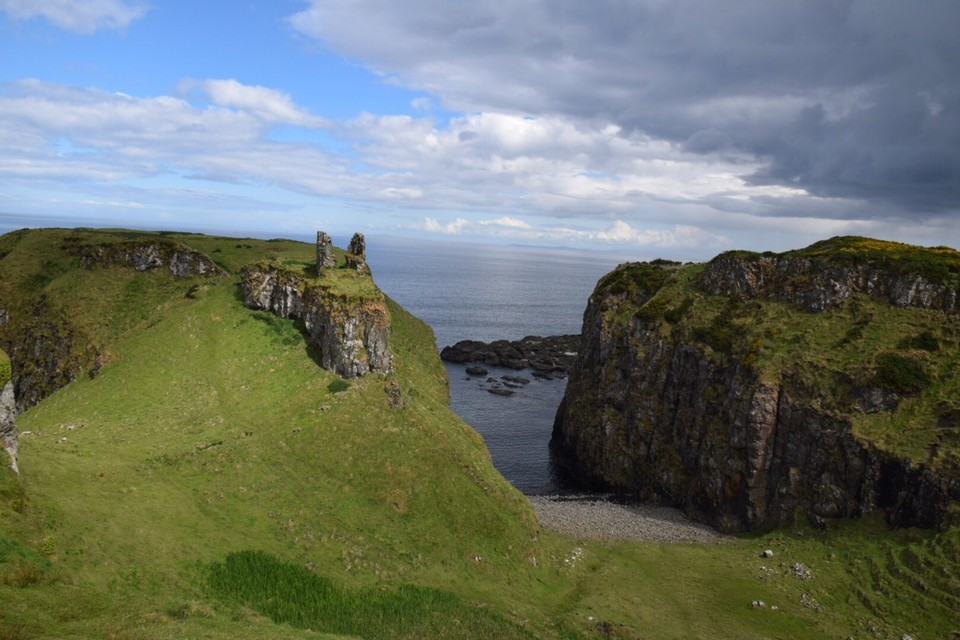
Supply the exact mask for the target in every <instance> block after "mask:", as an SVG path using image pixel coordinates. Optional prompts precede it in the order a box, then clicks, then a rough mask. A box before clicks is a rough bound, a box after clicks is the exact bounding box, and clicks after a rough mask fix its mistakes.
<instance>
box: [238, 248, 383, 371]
mask: <svg viewBox="0 0 960 640" xmlns="http://www.w3.org/2000/svg"><path fill="white" fill-rule="evenodd" d="M241 284H242V290H243V299H244V302H245V303H246V304H247V306H249V307H251V308H253V309H263V310H266V311H270V312H272V313H275V314H277V315H279V316H282V317H284V318H296V319H299V320H302V321H303V324H304V328H305V329H306V333H307V334H308V336H309V337H310V340H311V342H312V343H313V344H314V346H316V348H317V351H318V354H319V358H320V364H321V366H323V368H325V369H329V370H330V371H333V372H335V373H337V374H338V375H339V376H341V377H343V378H358V377H360V376H362V375H364V374H365V373H367V372H368V371H369V372H374V373H382V374H386V373H389V372H390V371H392V369H393V359H392V356H391V352H390V314H389V312H388V311H387V306H386V302H385V301H384V300H383V298H382V296H376V297H372V298H371V297H359V298H355V299H351V298H350V297H348V296H346V295H341V294H337V293H334V292H333V291H332V290H331V288H329V287H325V286H323V285H322V284H321V283H319V282H317V281H316V279H313V278H308V277H306V276H303V275H300V274H298V273H294V272H291V271H288V270H285V269H282V268H279V267H275V266H271V265H265V264H255V265H251V266H248V267H245V268H244V269H243V271H242V272H241Z"/></svg>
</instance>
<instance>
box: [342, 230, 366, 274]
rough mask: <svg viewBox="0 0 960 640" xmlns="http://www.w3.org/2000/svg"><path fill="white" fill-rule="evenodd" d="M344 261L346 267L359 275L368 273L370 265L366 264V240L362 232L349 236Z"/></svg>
mask: <svg viewBox="0 0 960 640" xmlns="http://www.w3.org/2000/svg"><path fill="white" fill-rule="evenodd" d="M346 262H347V268H348V269H353V270H354V271H356V272H357V273H359V274H360V275H370V267H369V266H367V242H366V240H364V237H363V234H362V233H355V234H353V237H352V238H350V246H349V247H347V258H346Z"/></svg>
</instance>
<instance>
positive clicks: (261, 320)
mask: <svg viewBox="0 0 960 640" xmlns="http://www.w3.org/2000/svg"><path fill="white" fill-rule="evenodd" d="M47 233H48V234H53V233H54V232H47ZM186 241H187V243H188V244H190V245H191V246H193V247H194V248H197V249H200V250H204V251H206V252H208V253H209V254H210V255H212V256H214V257H216V258H217V259H218V261H220V262H221V264H222V265H224V266H226V267H228V268H229V269H230V270H231V271H236V269H237V268H238V267H239V266H241V265H242V264H243V263H244V262H246V261H252V260H256V259H262V258H263V257H264V256H265V254H266V253H269V252H271V251H272V252H275V253H278V254H282V255H278V256H275V257H285V258H286V259H289V260H308V259H309V253H310V251H311V248H310V247H309V246H306V245H302V244H295V243H264V242H261V241H253V240H250V241H246V240H245V241H236V240H233V239H229V240H226V239H219V240H218V239H214V238H199V237H189V238H186ZM3 243H4V239H3V238H0V249H2V248H3ZM49 244H50V243H49V238H47V240H46V244H44V243H43V242H37V243H35V244H32V248H33V250H34V251H39V250H41V248H42V247H44V246H48V245H49ZM238 244H240V245H241V246H240V247H237V246H236V245H238ZM247 246H249V248H247ZM218 249H219V251H217V250H218ZM44 251H48V250H46V249H44ZM248 254H249V257H248ZM41 257H42V256H41ZM25 262H30V260H29V259H25ZM45 262H46V263H47V264H48V266H47V267H46V268H49V264H62V265H63V266H61V267H58V268H57V271H58V272H60V276H59V277H57V278H54V279H50V280H48V281H47V282H46V283H45V284H44V287H45V288H46V290H47V292H48V293H50V295H51V296H54V295H55V296H56V298H57V299H58V300H60V301H61V304H64V305H69V306H70V307H71V308H72V309H73V310H74V313H72V314H71V315H72V316H73V317H74V318H75V319H76V321H77V322H78V323H80V324H82V325H84V326H85V327H87V328H88V329H87V330H88V331H91V332H94V331H96V332H99V333H98V334H97V335H100V336H104V337H105V338H107V337H108V338H109V351H110V354H111V358H110V360H109V362H108V364H107V365H106V366H104V368H103V370H102V372H101V374H100V375H99V376H98V377H97V378H95V379H89V378H87V377H82V378H80V379H77V380H76V381H75V382H73V383H72V384H70V385H69V386H67V387H66V388H64V389H62V390H61V391H60V392H58V393H56V394H55V395H53V396H52V397H50V398H49V399H47V400H46V401H44V402H43V403H41V404H40V405H38V406H37V407H35V408H33V409H32V410H30V411H28V412H27V413H25V414H23V415H21V416H20V417H19V419H18V424H19V426H20V429H21V430H22V431H31V432H32V434H30V435H26V436H24V437H23V439H22V452H21V468H22V469H23V483H24V486H25V490H26V495H27V498H28V500H26V501H25V500H24V497H23V494H22V493H21V492H20V490H19V486H18V484H17V483H16V481H15V480H14V479H13V478H12V474H10V473H6V470H4V475H0V578H2V579H0V602H2V603H3V606H0V638H4V637H12V638H18V637H19V638H30V637H76V638H85V637H116V638H168V637H184V638H187V637H198V636H204V637H211V638H221V637H222V638H227V637H229V638H245V637H249V638H254V637H265V636H269V637H290V638H295V637H296V638H308V637H317V634H316V633H315V632H310V631H306V630H301V629H297V628H294V627H291V626H287V625H279V626H278V625H274V624H273V623H272V622H270V620H269V619H267V618H266V617H265V616H264V615H263V613H264V612H267V611H268V609H267V608H265V607H264V606H259V607H258V606H257V605H256V604H255V603H252V602H250V601H246V600H243V601H242V602H247V603H248V604H252V605H254V606H243V605H242V604H241V601H235V600H231V599H230V598H224V597H222V593H220V594H219V595H218V593H219V592H218V591H217V590H216V589H213V588H212V587H211V586H210V584H209V583H208V577H209V572H210V567H211V566H213V565H215V564H219V563H222V562H223V561H224V560H225V558H227V556H228V554H230V553H232V552H237V551H243V550H248V549H256V550H262V551H266V552H268V553H270V554H272V555H273V556H275V557H276V558H280V559H282V560H283V561H286V562H289V563H292V564H293V565H296V566H299V567H304V566H306V567H310V568H311V569H312V570H313V571H315V572H316V574H318V575H320V576H322V577H324V578H326V579H330V580H331V581H333V583H334V584H335V585H339V588H341V589H345V590H347V593H352V594H362V593H363V592H362V591H359V590H361V589H365V588H370V587H375V588H387V589H390V590H394V589H397V588H398V587H400V586H401V585H420V586H423V587H430V588H435V589H439V590H441V591H442V592H443V593H444V594H453V595H454V596H455V597H454V600H453V601H450V600H449V599H448V598H446V596H444V597H438V598H435V599H431V598H428V599H427V601H429V602H434V601H436V602H437V603H439V604H436V606H437V607H439V608H441V611H440V612H439V613H438V614H437V615H438V616H439V618H438V620H439V622H438V624H440V625H441V627H442V628H444V629H445V630H449V633H447V632H445V633H444V635H447V636H448V637H457V636H461V637H509V636H510V635H514V636H516V637H524V636H525V633H526V632H524V631H523V629H522V628H521V627H520V626H519V625H521V624H522V625H523V627H524V628H526V629H528V630H529V631H530V632H531V633H533V634H535V635H540V636H546V637H578V636H581V635H582V636H587V637H589V636H593V635H597V634H598V632H597V630H596V624H597V622H598V621H610V622H611V623H613V624H612V625H611V626H609V627H606V628H607V630H608V631H610V633H612V634H613V635H614V637H650V638H683V637H741V638H761V637H781V638H788V637H821V636H822V635H824V634H826V635H834V636H843V637H845V636H846V635H849V634H854V635H856V634H857V633H859V632H860V631H862V629H863V628H865V627H866V626H869V625H871V624H873V625H877V626H878V627H881V628H883V629H885V630H886V631H888V632H889V633H888V635H889V637H894V636H896V637H899V635H896V634H898V633H902V632H912V633H917V632H918V631H921V632H923V631H926V632H928V633H929V634H931V635H933V634H939V635H940V636H942V635H943V634H945V633H947V632H948V631H949V630H950V624H951V619H950V615H951V612H952V611H953V609H950V608H948V607H949V606H950V605H951V603H952V602H953V601H951V600H949V598H950V597H954V596H956V597H960V582H958V580H960V571H958V570H957V565H958V553H960V542H958V536H957V533H956V532H955V531H950V532H946V533H944V534H940V535H939V536H934V535H933V534H931V533H922V532H906V533H900V534H894V533H889V532H885V531H883V530H881V529H879V528H877V527H876V526H875V525H874V524H873V523H869V522H867V523H860V524H857V525H851V526H850V527H848V529H850V530H848V531H841V532H828V533H824V534H819V533H818V534H812V533H809V532H808V533H807V534H806V535H804V536H797V535H795V534H793V533H786V532H784V533H778V534H773V535H771V536H767V537H764V538H761V539H742V540H738V541H733V542H731V543H728V544H723V545H714V546H701V545H672V546H671V545H652V544H604V543H597V542H586V541H576V540H570V539H566V538H562V537H560V536H556V535H553V534H549V533H546V532H538V531H537V525H536V522H535V519H534V517H533V514H532V511H531V509H530V507H529V504H528V503H527V502H526V500H525V499H524V498H523V497H522V496H521V495H520V494H518V493H517V492H516V491H514V490H513V489H512V488H511V487H509V485H507V483H506V482H505V481H504V480H503V479H502V478H501V477H500V476H499V475H498V474H497V473H496V471H495V470H494V469H493V467H492V466H491V464H490V461H489V457H488V455H487V453H486V450H485V448H484V447H483V446H482V440H481V439H480V438H479V436H478V435H477V434H476V433H475V432H473V431H472V430H470V429H469V428H468V427H467V426H466V425H464V424H463V423H462V422H461V421H460V420H459V419H458V418H457V417H456V416H455V415H453V414H452V413H451V412H450V410H449V408H448V407H447V384H446V378H445V374H444V370H443V368H442V366H441V365H440V363H439V360H438V358H437V355H436V353H435V352H434V350H433V348H432V345H433V338H432V335H431V332H430V330H429V328H428V327H426V326H425V325H423V324H422V323H421V322H419V321H418V320H416V319H415V318H413V317H411V316H409V314H406V313H405V312H404V311H403V310H401V309H399V308H398V307H396V306H395V305H391V314H392V316H393V323H394V325H393V328H394V339H393V347H394V350H395V352H396V355H397V363H398V370H397V373H396V376H395V377H396V380H397V382H398V383H399V385H400V387H401V389H402V391H403V395H404V398H405V403H406V404H405V408H404V409H403V410H396V409H392V408H390V407H389V405H388V403H387V399H386V395H385V393H384V390H383V387H384V385H385V384H386V383H387V382H388V381H386V380H384V379H382V378H378V377H373V376H369V377H367V378H366V379H364V380H362V381H359V382H353V383H351V385H350V386H349V388H348V389H347V390H346V391H342V392H339V393H333V392H331V391H330V385H331V383H332V382H334V381H335V380H337V378H336V376H334V375H332V374H330V373H328V372H325V371H323V370H321V369H319V368H318V367H317V366H316V365H315V364H314V362H313V360H312V359H311V358H310V356H309V354H308V353H307V349H306V348H305V346H304V343H303V341H302V339H301V338H300V335H299V333H298V332H297V331H296V328H295V327H294V326H293V324H292V323H290V322H287V321H280V320H277V319H274V318H272V317H270V316H267V315H265V314H260V313H256V312H252V311H250V310H247V309H245V308H244V307H243V305H242V304H241V303H240V302H239V300H238V298H237V291H236V285H235V283H234V282H227V281H223V282H220V281H217V280H206V281H204V283H205V284H204V286H203V287H202V288H201V290H200V291H199V292H198V293H197V294H196V296H195V298H188V297H186V295H185V294H186V291H187V290H188V289H189V287H190V286H191V285H192V284H194V283H193V282H191V281H185V282H177V281H174V280H173V279H172V278H169V277H168V276H167V275H164V274H159V273H157V274H133V273H131V272H129V271H125V270H122V269H102V270H94V271H81V272H76V271H72V270H71V269H70V268H69V260H65V259H63V258H61V257H58V256H56V255H55V252H52V253H49V255H47V256H46V257H45V258H44V259H39V258H38V256H36V255H34V256H33V263H34V264H36V265H38V266H39V267H42V265H43V264H44V263H45ZM24 264H25V263H24V262H23V261H17V262H15V263H11V262H10V256H8V257H7V258H6V259H4V260H3V261H2V262H0V274H2V275H3V277H4V278H5V279H6V281H7V282H9V277H10V276H9V275H8V274H9V273H11V271H12V272H14V273H19V274H20V275H21V276H22V277H23V278H24V279H30V278H33V279H34V280H36V281H38V282H39V281H40V280H42V279H43V278H37V277H36V276H37V273H36V272H34V273H29V272H30V269H28V268H27V267H25V266H24ZM134 282H136V283H138V284H136V285H131V283H134ZM68 283H73V286H77V285H79V284H80V283H82V286H83V287H87V288H88V289H87V290H88V291H96V292H97V294H96V296H93V297H92V298H95V299H91V297H87V296H76V297H74V298H70V297H69V294H68V293H66V292H68V291H73V290H74V289H73V287H72V286H71V287H68V286H67V284H68ZM0 286H2V282H0ZM132 286H135V287H136V291H137V292H136V295H132V294H131V293H130V291H131V287H132ZM61 294H62V295H61ZM134 301H135V302H136V303H137V304H141V305H144V306H145V308H143V309H138V310H129V309H128V307H129V305H130V303H131V302H134ZM125 310H126V312H125ZM105 316H107V320H105V321H104V320H99V321H95V320H97V319H98V318H100V319H102V318H104V317H105ZM110 318H113V319H110ZM98 322H99V323H98ZM334 388H336V387H334ZM766 547H771V548H774V549H775V550H776V552H777V556H776V558H775V560H773V561H764V560H760V559H759V558H758V555H757V554H758V551H759V550H760V549H762V548H766ZM578 550H579V551H578ZM904 558H907V559H904ZM796 561H801V562H804V563H806V564H807V565H808V566H810V567H811V569H812V570H813V571H814V576H815V577H814V579H813V580H811V581H808V582H801V581H799V580H798V579H796V578H795V577H793V576H792V575H790V574H789V571H788V570H787V569H786V568H784V567H781V565H780V563H782V562H787V563H789V562H796ZM762 564H766V565H770V566H771V567H774V569H775V571H774V572H773V573H770V572H767V571H764V570H761V569H760V568H759V567H760V565H762ZM914 567H915V568H914ZM911 571H912V572H914V574H916V575H917V576H919V578H918V579H920V580H922V581H925V582H924V584H925V585H927V587H926V588H927V591H926V592H921V591H920V590H919V588H918V587H916V585H914V584H913V582H915V581H912V580H911V577H910V576H911V575H913V574H911ZM858 589H859V590H860V591H862V593H858V592H857V590H858ZM807 591H810V592H811V593H812V595H813V596H814V597H816V599H818V600H819V601H820V603H821V604H822V605H823V607H824V610H823V611H820V612H817V611H814V610H812V609H809V608H806V607H803V606H801V604H800V597H801V594H802V593H804V592H807ZM418 593H419V592H418ZM904 593H907V594H908V597H906V598H904V597H903V594H904ZM951 593H953V594H954V595H953V596H951ZM351 597H352V598H354V599H353V600H351V599H350V598H347V599H346V600H344V601H346V602H356V599H355V598H356V597H359V596H356V595H354V596H351ZM418 597H419V596H418ZM424 597H426V596H424ZM753 599H762V600H765V601H767V602H768V603H770V604H777V605H778V607H779V610H778V611H771V610H770V609H764V610H753V609H751V608H750V607H749V602H750V600H753ZM385 601H389V598H387V599H386V600H385ZM383 606H384V607H388V605H383ZM258 610H259V612H258ZM384 610H386V609H384ZM477 612H480V613H477ZM476 616H480V618H477V617H476ZM590 618H593V620H590ZM461 619H462V620H466V621H469V624H467V625H463V624H462V623H461V625H460V626H458V625H457V623H456V621H457V620H461ZM398 624H399V623H398ZM310 626H315V625H310ZM429 628H431V627H429V626H425V627H423V629H429ZM631 629H632V630H633V631H630V630H631ZM356 631H357V632H359V631H362V629H357V630H356ZM394 631H397V632H398V633H400V632H401V631H402V630H401V629H400V628H399V627H397V628H396V629H394ZM421 631H422V629H421ZM410 633H411V636H415V635H416V634H415V633H413V632H410ZM387 635H388V636H389V635H393V634H390V633H387ZM421 635H422V634H421ZM934 637H936V636H934Z"/></svg>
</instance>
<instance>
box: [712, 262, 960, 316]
mask: <svg viewBox="0 0 960 640" xmlns="http://www.w3.org/2000/svg"><path fill="white" fill-rule="evenodd" d="M700 284H701V285H702V286H703V288H704V289H706V291H707V292H709V293H711V294H712V295H729V296H734V297H738V298H740V299H753V298H775V299H778V300H783V301H784V302H791V303H793V304H796V305H798V306H800V307H802V308H804V309H806V310H807V311H812V312H819V311H824V310H826V309H829V308H831V307H836V306H838V305H840V304H841V303H843V302H844V301H845V300H849V299H850V298H852V297H853V295H854V294H857V293H864V294H867V295H869V296H874V297H877V298H881V299H883V300H886V301H887V302H889V303H890V304H891V305H893V306H896V307H919V308H923V309H936V310H939V311H946V312H952V311H960V300H958V295H957V289H956V288H955V287H949V286H945V285H943V284H939V283H937V282H933V281H931V280H930V279H929V278H927V277H925V276H924V275H923V274H920V273H904V274H898V273H891V272H890V271H888V270H885V269H883V268H882V267H881V266H879V265H876V264H870V263H864V264H838V263H830V262H828V261H825V260H822V259H816V258H811V257H806V256H795V255H790V254H772V255H763V254H752V255H751V254H748V255H743V254H741V253H737V252H729V253H725V254H721V255H719V256H717V257H716V258H714V259H713V260H711V261H710V263H709V264H708V265H707V266H706V268H705V269H704V271H703V274H702V275H701V277H700Z"/></svg>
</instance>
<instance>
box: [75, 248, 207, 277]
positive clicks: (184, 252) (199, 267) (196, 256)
mask: <svg viewBox="0 0 960 640" xmlns="http://www.w3.org/2000/svg"><path fill="white" fill-rule="evenodd" d="M65 248H66V250H67V251H68V252H69V253H72V254H74V255H77V256H79V257H80V264H82V265H83V266H84V267H86V268H88V269H90V268H93V267H106V266H114V265H116V266H124V267H132V268H134V269H136V270H137V271H154V270H156V269H160V268H162V267H167V268H169V269H170V272H171V273H172V274H173V275H174V277H177V278H190V277H194V276H206V275H214V276H225V275H226V273H225V272H224V271H223V269H221V268H220V267H218V266H217V265H216V263H214V261H213V260H211V259H210V257H209V256H208V255H206V254H204V253H200V252H199V251H194V250H193V249H191V248H190V247H188V246H186V245H183V244H180V243H178V242H173V241H170V240H141V241H136V242H114V243H107V244H90V245H75V246H67V247H65Z"/></svg>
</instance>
